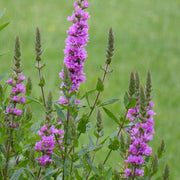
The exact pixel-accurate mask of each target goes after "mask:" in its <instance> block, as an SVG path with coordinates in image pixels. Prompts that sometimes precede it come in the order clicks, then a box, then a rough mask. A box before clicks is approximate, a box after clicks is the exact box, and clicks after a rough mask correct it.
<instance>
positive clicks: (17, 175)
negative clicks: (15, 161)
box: [10, 168, 24, 180]
mask: <svg viewBox="0 0 180 180" xmlns="http://www.w3.org/2000/svg"><path fill="white" fill-rule="evenodd" d="M23 174H24V170H23V169H22V168H21V169H18V170H16V171H15V172H14V173H13V175H12V176H11V179H10V180H20V179H21V178H20V177H21V175H23Z"/></svg>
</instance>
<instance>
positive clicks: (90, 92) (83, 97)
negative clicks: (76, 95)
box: [80, 89, 96, 99]
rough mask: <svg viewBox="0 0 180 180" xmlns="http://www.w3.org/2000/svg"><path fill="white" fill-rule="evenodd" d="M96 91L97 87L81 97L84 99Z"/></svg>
mask: <svg viewBox="0 0 180 180" xmlns="http://www.w3.org/2000/svg"><path fill="white" fill-rule="evenodd" d="M95 91H96V89H92V90H90V91H87V92H85V93H84V94H83V95H82V96H81V97H80V99H84V98H85V97H87V96H88V95H90V94H92V93H93V92H95Z"/></svg>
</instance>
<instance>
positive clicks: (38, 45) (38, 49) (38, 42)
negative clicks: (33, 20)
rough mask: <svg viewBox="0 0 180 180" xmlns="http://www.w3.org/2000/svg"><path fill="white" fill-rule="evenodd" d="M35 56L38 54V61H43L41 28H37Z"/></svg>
mask: <svg viewBox="0 0 180 180" xmlns="http://www.w3.org/2000/svg"><path fill="white" fill-rule="evenodd" d="M35 54H36V61H41V54H42V50H41V33H40V30H39V27H37V28H36V43H35Z"/></svg>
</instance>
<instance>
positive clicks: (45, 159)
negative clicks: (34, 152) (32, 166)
mask: <svg viewBox="0 0 180 180" xmlns="http://www.w3.org/2000/svg"><path fill="white" fill-rule="evenodd" d="M36 160H38V161H39V162H40V164H41V165H43V166H45V165H46V163H47V162H52V159H51V158H50V157H49V156H47V155H45V156H42V157H40V158H39V157H38V158H36Z"/></svg>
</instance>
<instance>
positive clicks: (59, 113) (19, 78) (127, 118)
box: [0, 0, 169, 180]
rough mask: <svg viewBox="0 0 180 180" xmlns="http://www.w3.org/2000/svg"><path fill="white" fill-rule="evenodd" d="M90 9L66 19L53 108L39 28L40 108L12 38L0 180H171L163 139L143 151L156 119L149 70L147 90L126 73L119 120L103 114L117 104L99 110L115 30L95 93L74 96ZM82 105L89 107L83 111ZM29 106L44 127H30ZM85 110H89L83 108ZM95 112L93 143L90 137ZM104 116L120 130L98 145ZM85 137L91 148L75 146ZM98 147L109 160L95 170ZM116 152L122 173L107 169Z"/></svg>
mask: <svg viewBox="0 0 180 180" xmlns="http://www.w3.org/2000/svg"><path fill="white" fill-rule="evenodd" d="M88 6H89V3H88V2H87V1H86V0H77V1H75V2H74V7H75V11H74V12H73V14H72V16H70V17H68V21H72V22H73V25H72V26H71V27H70V28H69V30H68V31H67V33H68V38H67V39H66V47H65V50H64V54H65V57H64V66H63V69H62V71H61V72H60V74H59V75H60V78H61V79H62V84H61V86H60V98H59V100H58V101H53V92H52V91H49V93H48V96H47V99H46V98H45V97H46V95H45V93H44V92H45V91H44V86H45V79H44V77H43V75H42V68H44V67H45V65H44V64H41V63H42V58H41V55H42V47H41V34H40V29H39V28H37V29H36V43H35V55H36V61H37V64H36V68H37V70H38V75H39V86H40V89H41V94H42V101H41V100H39V99H37V98H34V97H32V95H31V90H32V82H31V78H30V77H28V78H27V82H26V85H24V84H23V82H24V80H25V76H23V75H22V69H23V68H22V65H21V51H20V39H19V36H18V35H17V36H16V39H15V50H14V60H13V73H12V76H11V78H10V79H9V80H7V81H6V83H5V85H2V84H0V106H1V109H0V149H1V152H0V160H1V161H0V164H1V165H0V178H1V179H3V180H22V179H25V180H29V179H35V180H51V179H54V180H70V179H77V180H88V179H89V180H102V179H103V180H109V179H112V180H120V179H131V180H135V179H140V180H151V179H152V177H153V178H156V179H163V180H168V179H169V166H168V164H166V166H165V169H164V172H163V173H162V174H161V173H160V172H159V171H158V170H159V169H158V165H159V160H160V159H161V160H162V157H163V153H164V151H165V142H164V140H162V142H161V145H160V147H158V150H157V152H155V151H154V150H153V149H152V148H151V147H150V146H149V145H148V142H149V141H150V140H152V139H153V134H154V133H155V131H154V127H153V126H154V120H153V118H154V115H156V113H155V112H154V111H153V109H152V108H153V106H154V104H153V102H152V99H151V92H152V84H151V73H150V71H148V72H147V78H146V85H145V88H144V86H143V85H142V84H141V83H140V76H139V73H138V71H136V72H135V73H134V72H133V71H132V72H131V74H130V80H129V89H128V91H127V92H126V93H125V95H124V107H125V113H124V114H122V115H120V118H118V117H116V115H114V113H113V112H111V111H110V110H109V109H107V108H106V107H105V106H106V105H110V104H113V103H115V102H117V101H118V99H112V100H109V101H105V102H103V103H98V100H99V99H100V95H101V93H102V92H103V91H104V83H105V79H106V76H107V75H108V73H110V72H112V70H109V66H110V64H111V63H112V57H113V55H114V35H113V30H112V28H110V29H109V34H108V44H107V50H106V59H105V68H103V71H104V74H103V77H102V79H101V78H98V80H97V84H96V88H95V89H94V90H91V91H88V92H86V93H85V94H84V95H82V94H80V92H79V87H80V84H81V83H82V82H84V81H85V73H84V72H83V67H84V62H85V60H86V57H87V52H86V50H85V46H86V45H87V42H88V39H89V36H88V29H89V26H88V23H87V20H88V18H89V17H90V16H89V13H88V12H86V9H87V8H88ZM9 87H11V89H10V93H9V95H8V88H9ZM92 93H97V94H96V97H95V100H94V103H93V104H92V105H90V103H89V95H90V94H92ZM22 94H23V95H22ZM84 100H86V101H87V103H85V104H83V105H81V103H82V102H83V103H84ZM32 102H36V103H39V104H40V105H41V106H42V107H43V108H44V111H45V117H44V118H43V119H44V120H43V121H41V122H40V124H39V125H38V126H35V125H34V124H35V121H36V120H35V121H34V120H33V118H32V117H33V113H32V112H31V106H32V105H33V104H32ZM88 106H89V109H87V108H86V107H88ZM96 110H97V119H96V123H95V127H94V136H95V139H96V140H95V142H94V140H93V138H91V135H90V133H89V130H90V129H91V121H94V120H93V119H92V118H91V117H92V115H93V113H94V112H95V111H96ZM102 110H103V111H104V113H105V114H106V115H107V116H108V118H109V119H111V120H113V122H114V123H116V125H117V128H118V130H117V131H116V132H115V133H114V134H113V135H112V136H111V138H107V137H106V138H104V139H103V136H104V134H105V132H104V129H103V118H102V112H101V111H102ZM81 114H82V115H81ZM83 135H85V136H87V135H88V139H89V143H88V144H86V145H84V146H83V147H80V145H79V144H80V143H79V142H80V136H83ZM108 140H109V143H108V145H107V143H106V142H107V141H108ZM102 148H104V149H106V151H107V154H106V155H105V157H104V159H102V160H101V161H100V162H98V163H96V161H95V159H96V152H97V151H101V150H102ZM114 151H117V152H119V156H118V157H117V159H116V160H117V161H118V162H119V163H120V167H119V169H115V168H113V167H111V166H109V165H107V162H108V161H109V160H110V158H111V154H112V153H113V152H114ZM153 151H154V155H153V156H152V152H153Z"/></svg>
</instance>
